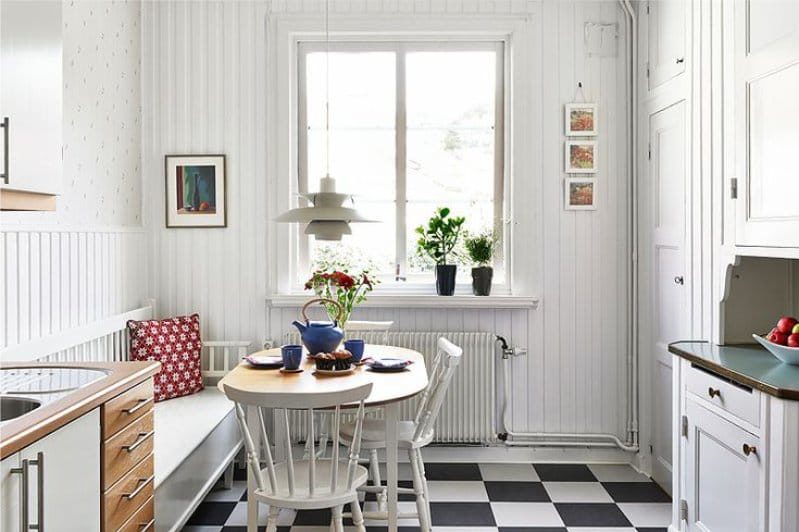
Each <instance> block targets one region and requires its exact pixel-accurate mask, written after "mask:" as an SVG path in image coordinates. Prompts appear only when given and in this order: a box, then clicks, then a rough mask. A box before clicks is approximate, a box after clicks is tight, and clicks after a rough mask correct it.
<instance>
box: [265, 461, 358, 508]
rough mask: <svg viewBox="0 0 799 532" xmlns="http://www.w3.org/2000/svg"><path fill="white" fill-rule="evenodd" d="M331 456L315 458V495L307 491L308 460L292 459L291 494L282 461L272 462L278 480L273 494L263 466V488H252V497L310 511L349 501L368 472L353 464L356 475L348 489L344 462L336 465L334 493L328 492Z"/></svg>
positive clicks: (266, 471) (281, 506)
mask: <svg viewBox="0 0 799 532" xmlns="http://www.w3.org/2000/svg"><path fill="white" fill-rule="evenodd" d="M331 462H332V460H331V459H325V458H322V459H319V460H317V461H316V475H315V477H316V480H315V485H316V488H315V489H314V494H313V496H311V495H310V494H309V492H308V482H309V481H308V478H309V477H308V469H309V467H310V461H309V460H295V461H294V494H293V495H291V494H290V493H289V476H288V467H287V464H286V463H285V462H281V463H279V464H275V480H276V482H277V486H276V488H277V489H276V490H275V493H272V490H271V485H270V484H269V471H268V470H267V469H266V468H264V469H262V472H263V476H264V482H265V483H266V487H265V489H263V490H258V489H257V490H255V496H256V497H257V498H258V499H259V500H261V501H263V502H265V503H267V504H272V505H274V506H278V507H280V508H292V509H295V510H311V509H315V508H330V507H331V506H336V505H340V504H348V503H350V502H352V500H353V498H354V497H356V496H357V495H356V492H355V489H356V488H359V487H360V486H362V485H364V484H366V479H367V478H368V476H369V473H368V471H367V470H366V468H365V467H363V466H360V465H359V466H356V467H355V478H354V481H353V483H352V489H347V463H346V462H339V464H338V481H337V486H338V487H337V489H336V491H335V492H333V493H331V492H330V463H331Z"/></svg>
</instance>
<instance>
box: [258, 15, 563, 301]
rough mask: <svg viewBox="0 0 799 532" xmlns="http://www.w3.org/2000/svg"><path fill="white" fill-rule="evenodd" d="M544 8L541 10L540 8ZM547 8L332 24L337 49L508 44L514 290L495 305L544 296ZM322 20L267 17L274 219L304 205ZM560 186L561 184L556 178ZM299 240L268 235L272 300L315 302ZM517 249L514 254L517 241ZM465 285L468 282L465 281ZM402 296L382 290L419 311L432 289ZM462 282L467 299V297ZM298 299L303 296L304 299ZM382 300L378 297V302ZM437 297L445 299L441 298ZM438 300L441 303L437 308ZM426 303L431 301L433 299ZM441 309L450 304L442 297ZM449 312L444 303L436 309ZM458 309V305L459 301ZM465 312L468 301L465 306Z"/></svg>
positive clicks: (269, 210) (288, 227) (509, 250)
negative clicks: (307, 132) (310, 80)
mask: <svg viewBox="0 0 799 532" xmlns="http://www.w3.org/2000/svg"><path fill="white" fill-rule="evenodd" d="M534 7H535V6H534ZM540 17H541V13H540V8H539V7H535V8H534V9H532V10H531V11H530V12H527V13H523V14H518V15H489V16H485V15H481V16H479V17H478V16H451V15H446V14H442V15H435V14H425V15H423V16H421V15H414V14H402V13H393V14H385V13H376V14H373V15H364V14H361V15H346V14H344V15H334V16H331V21H330V25H331V28H332V31H331V42H334V43H335V42H338V41H347V42H349V41H358V40H365V41H370V42H373V41H387V42H396V41H403V40H404V41H410V42H414V41H416V42H424V41H430V40H435V41H447V40H450V41H466V42H473V41H481V40H482V41H492V42H497V41H501V42H502V43H503V50H504V54H503V55H504V58H503V59H504V60H503V67H504V73H505V76H504V78H505V86H504V95H503V96H504V103H505V105H504V137H503V140H504V147H505V149H504V154H505V160H504V183H503V188H504V198H505V204H504V206H503V207H504V211H505V215H504V219H503V224H504V230H503V234H504V239H503V245H504V246H505V249H504V260H505V278H506V283H505V285H504V286H495V287H494V289H493V290H492V296H490V297H488V298H479V299H480V301H482V302H483V303H482V304H484V305H490V304H491V299H492V298H494V297H496V298H497V304H505V303H502V301H504V298H506V297H507V296H514V297H521V298H528V299H529V297H535V295H536V294H537V293H538V292H540V290H541V287H540V286H539V285H540V282H541V273H542V270H543V259H542V257H541V256H540V253H539V252H538V250H540V249H541V245H542V242H543V241H542V238H543V235H542V229H541V228H542V220H541V217H540V212H541V206H540V199H539V198H541V194H540V189H541V187H542V181H543V176H542V165H541V160H542V158H543V157H544V155H543V140H542V130H541V127H540V124H541V122H542V120H543V115H544V110H543V109H542V108H541V102H542V99H543V73H542V71H541V65H542V64H543V56H542V50H543V47H542V43H541V40H540V28H539V29H538V31H535V30H536V27H537V26H538V24H539V22H538V21H539V20H540ZM320 20H321V19H320V17H319V16H313V15H311V16H309V15H306V14H301V13H300V14H298V13H279V14H269V15H267V18H266V26H267V30H266V35H267V42H266V51H267V53H266V56H265V57H264V61H265V62H266V64H267V69H266V72H265V79H264V81H263V83H264V87H265V99H266V101H265V105H266V116H267V121H268V124H267V128H266V136H265V139H263V142H264V146H265V154H264V156H265V158H266V161H267V163H266V166H267V169H268V170H267V175H266V176H265V177H264V179H265V181H266V182H267V186H268V187H269V189H270V190H273V191H274V194H272V195H271V196H270V197H269V198H268V199H267V205H266V212H265V216H266V219H267V220H270V221H271V220H273V219H274V218H275V217H276V216H278V215H279V214H280V213H282V212H284V211H286V210H287V209H290V208H292V207H295V206H297V205H298V204H299V201H298V199H297V193H298V192H301V190H299V187H298V181H299V179H298V177H299V176H298V168H297V161H298V156H297V142H296V140H294V139H297V138H298V137H297V135H298V132H297V124H298V120H297V112H298V104H297V94H298V92H297V83H298V76H297V53H298V49H299V43H300V42H308V41H324V33H323V31H322V28H323V26H322V24H321V23H320ZM548 177H549V178H555V177H556V176H548ZM299 233H300V231H298V230H297V226H295V225H293V224H278V223H274V222H271V223H269V224H268V228H267V236H266V238H267V242H266V245H267V246H268V256H269V257H270V260H269V261H268V270H267V287H266V289H267V294H269V295H268V298H267V299H268V300H270V301H282V300H284V299H286V297H288V298H293V297H297V298H300V297H303V296H307V292H304V291H303V288H302V286H300V285H298V283H297V281H296V279H297V274H298V258H299V253H298V250H299ZM511 242H513V243H514V244H513V245H512V246H511V245H510V243H511ZM462 280H463V279H462ZM396 290H397V291H396V292H391V291H390V290H389V288H388V287H386V286H381V287H380V288H379V291H380V292H388V293H393V294H395V295H396V296H397V297H398V298H395V299H392V305H393V306H397V305H400V306H401V303H400V300H401V298H402V297H403V296H405V297H407V298H408V301H409V303H408V304H409V305H419V304H421V303H420V300H419V297H428V296H429V295H430V294H431V293H432V294H434V291H432V286H431V285H428V284H425V285H424V286H414V285H413V284H411V283H407V284H404V285H399V286H398V287H397V289H396ZM463 290H468V285H463V284H461V285H460V286H459V287H458V290H457V291H456V294H457V293H461V294H464V293H465V292H463ZM295 295H296V296H295ZM375 297H377V296H375ZM432 297H433V298H435V296H432ZM434 300H435V299H433V300H431V304H433V303H432V301H434ZM425 301H426V300H425ZM438 301H440V299H438ZM436 304H437V305H440V303H436ZM453 304H454V300H453ZM459 304H460V303H459Z"/></svg>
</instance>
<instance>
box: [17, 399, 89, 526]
mask: <svg viewBox="0 0 799 532" xmlns="http://www.w3.org/2000/svg"><path fill="white" fill-rule="evenodd" d="M20 460H21V462H24V461H25V460H29V461H33V460H35V461H37V463H36V465H30V466H29V492H28V501H29V504H28V511H29V519H30V523H31V524H33V523H38V522H39V521H40V520H41V519H43V521H44V523H45V527H46V529H49V530H63V531H65V532H71V531H74V532H99V531H100V412H99V409H95V410H92V411H91V412H89V413H88V414H85V415H83V416H81V417H79V418H78V419H76V420H75V421H72V422H71V423H69V424H67V425H65V426H64V427H61V428H60V429H58V430H57V431H55V432H53V433H52V434H50V435H48V436H46V437H45V438H42V439H41V440H39V441H38V442H36V443H34V444H32V445H30V446H28V447H26V448H24V449H23V450H22V451H21V453H20ZM29 463H30V462H29ZM51 527H52V528H51Z"/></svg>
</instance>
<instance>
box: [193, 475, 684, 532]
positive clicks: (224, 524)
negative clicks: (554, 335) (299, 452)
mask: <svg viewBox="0 0 799 532" xmlns="http://www.w3.org/2000/svg"><path fill="white" fill-rule="evenodd" d="M426 468H427V478H428V483H429V485H430V500H431V512H432V519H433V528H434V531H435V532H444V531H453V532H454V531H456V530H457V531H461V532H534V531H535V532H556V531H558V532H566V531H569V532H577V531H581V532H592V531H593V532H597V531H599V530H602V531H603V532H636V531H646V532H656V531H657V532H661V531H662V532H665V531H666V527H667V526H668V523H669V519H670V514H671V502H670V501H671V499H670V497H669V496H668V495H667V494H666V493H665V492H663V490H661V489H660V488H659V487H658V486H657V485H656V484H654V483H653V482H651V481H650V479H649V478H647V477H646V476H644V475H641V474H640V473H637V472H636V471H635V470H634V469H632V468H631V467H629V466H626V465H580V464H468V463H452V464H444V463H430V464H427V465H426ZM243 477H244V471H240V470H238V469H237V480H236V481H235V482H234V485H233V489H230V490H222V489H220V490H216V491H212V492H211V493H210V494H209V495H208V497H206V499H205V501H203V503H202V504H201V505H200V506H199V507H198V508H197V511H196V512H194V515H193V516H192V517H191V519H189V522H188V525H187V526H186V527H185V528H184V529H183V530H184V532H244V530H245V527H244V525H245V524H246V522H247V505H246V503H245V502H243V501H246V498H247V496H246V486H245V482H244V481H243ZM410 478H411V476H410V468H409V467H408V465H407V464H400V485H404V486H410V485H411V484H410V482H409V481H408V479H410ZM413 501H414V499H413V496H410V495H400V503H399V504H400V512H415V511H416V505H415V503H414V502H413ZM363 505H364V509H366V510H376V503H375V502H374V496H373V495H370V496H368V497H367V498H366V501H365V502H364V503H363ZM260 514H261V515H260V519H259V523H260V524H261V525H263V524H265V523H266V514H267V508H266V507H265V505H262V507H261V510H260ZM329 523H330V513H329V511H328V510H319V511H300V512H295V511H291V510H285V509H284V510H281V513H280V522H279V525H281V526H279V528H278V531H279V532H289V531H290V532H328V530H329V528H328V526H329ZM346 524H348V521H346V520H345V525H346ZM349 524H352V523H351V522H349ZM366 527H367V530H368V531H370V532H377V531H381V532H382V531H384V530H386V527H385V522H379V521H374V522H370V521H369V520H367V521H366ZM259 530H260V529H259ZM346 530H348V531H349V530H354V528H353V527H346ZM417 530H419V528H418V522H417V521H416V520H415V519H413V520H401V521H400V531H401V532H412V531H417Z"/></svg>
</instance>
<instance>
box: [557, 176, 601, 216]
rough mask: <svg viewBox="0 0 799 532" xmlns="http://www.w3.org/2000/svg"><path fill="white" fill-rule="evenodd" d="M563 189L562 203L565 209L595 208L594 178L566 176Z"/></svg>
mask: <svg viewBox="0 0 799 532" xmlns="http://www.w3.org/2000/svg"><path fill="white" fill-rule="evenodd" d="M564 191H565V197H564V205H565V209H566V210H567V211H593V210H596V180H595V179H580V178H576V177H571V178H567V179H566V186H565V187H564Z"/></svg>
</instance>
